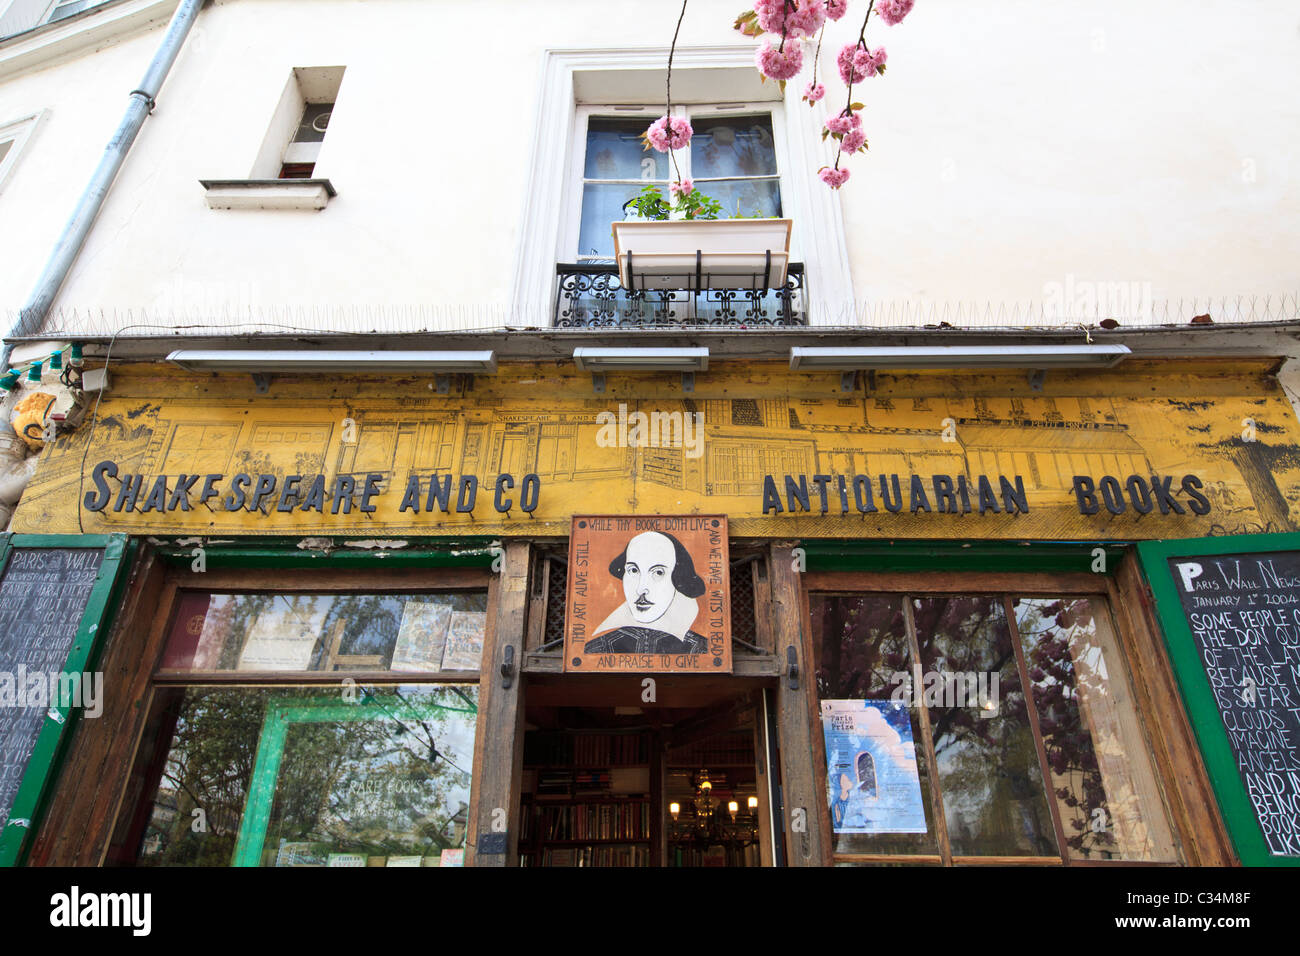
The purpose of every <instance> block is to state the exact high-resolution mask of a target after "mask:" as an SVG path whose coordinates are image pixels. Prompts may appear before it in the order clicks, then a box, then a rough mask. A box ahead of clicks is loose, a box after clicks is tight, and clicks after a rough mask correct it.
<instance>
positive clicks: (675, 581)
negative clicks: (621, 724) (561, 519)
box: [564, 515, 731, 674]
mask: <svg viewBox="0 0 1300 956" xmlns="http://www.w3.org/2000/svg"><path fill="white" fill-rule="evenodd" d="M730 587H731V582H730V576H729V574H728V566H727V519H726V517H725V516H724V515H681V516H675V515H649V516H641V515H637V516H621V515H596V516H578V517H575V518H574V519H573V531H572V535H571V537H570V539H569V589H568V606H567V613H566V618H565V628H564V633H565V654H564V669H565V670H566V671H569V672H571V673H595V672H602V673H636V672H672V673H701V674H706V673H707V674H726V673H730V672H731V601H730V593H731V592H730Z"/></svg>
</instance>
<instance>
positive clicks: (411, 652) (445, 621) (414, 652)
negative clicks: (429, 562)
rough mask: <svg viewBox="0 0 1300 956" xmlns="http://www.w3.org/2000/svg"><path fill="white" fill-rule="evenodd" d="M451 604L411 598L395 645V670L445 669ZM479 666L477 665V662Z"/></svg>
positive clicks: (407, 603) (403, 612) (403, 610)
mask: <svg viewBox="0 0 1300 956" xmlns="http://www.w3.org/2000/svg"><path fill="white" fill-rule="evenodd" d="M451 613H452V611H451V605H449V604H429V603H426V602H424V601H407V602H406V603H405V604H404V605H403V606H402V624H401V627H400V628H399V629H398V631H397V643H396V645H395V646H394V647H393V667H392V669H393V670H395V671H436V670H441V669H442V652H443V645H444V644H445V643H446V641H447V626H448V625H449V624H450V623H451ZM475 666H477V665H475Z"/></svg>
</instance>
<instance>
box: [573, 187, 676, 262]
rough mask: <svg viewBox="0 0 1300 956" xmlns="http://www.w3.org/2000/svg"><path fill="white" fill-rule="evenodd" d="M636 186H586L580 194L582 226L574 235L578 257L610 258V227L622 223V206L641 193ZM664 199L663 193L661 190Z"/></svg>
mask: <svg viewBox="0 0 1300 956" xmlns="http://www.w3.org/2000/svg"><path fill="white" fill-rule="evenodd" d="M641 189H642V187H641V186H638V185H614V184H608V183H588V184H587V185H586V186H584V187H583V190H582V226H581V227H580V229H579V231H578V255H579V256H583V257H591V256H597V257H601V258H605V259H613V257H614V234H613V232H612V231H611V230H610V225H611V223H615V222H622V221H623V219H624V217H625V215H626V214H625V213H624V212H623V204H624V203H626V202H627V201H628V200H629V199H635V198H636V197H637V196H638V195H640V193H641ZM660 192H661V193H663V194H665V198H666V195H667V192H668V190H667V189H661V190H660Z"/></svg>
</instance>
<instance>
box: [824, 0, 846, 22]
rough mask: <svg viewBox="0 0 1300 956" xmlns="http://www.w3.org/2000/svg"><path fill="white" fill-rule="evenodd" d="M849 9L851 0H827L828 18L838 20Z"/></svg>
mask: <svg viewBox="0 0 1300 956" xmlns="http://www.w3.org/2000/svg"><path fill="white" fill-rule="evenodd" d="M848 9H849V0H826V16H827V17H829V18H830V19H832V20H838V19H839V18H840V17H842V16H844V14H845V12H846V11H847V10H848Z"/></svg>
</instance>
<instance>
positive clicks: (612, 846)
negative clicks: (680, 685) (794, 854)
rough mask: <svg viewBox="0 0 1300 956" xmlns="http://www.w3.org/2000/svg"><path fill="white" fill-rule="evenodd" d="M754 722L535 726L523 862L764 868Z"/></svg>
mask: <svg viewBox="0 0 1300 956" xmlns="http://www.w3.org/2000/svg"><path fill="white" fill-rule="evenodd" d="M757 795H758V790H757V785H756V774H755V768H754V749H753V736H752V730H751V729H739V730H735V731H733V732H730V733H726V732H724V733H715V734H711V735H709V736H708V737H705V738H703V739H699V740H696V741H693V742H690V743H687V744H679V745H676V746H674V745H673V744H672V743H671V734H670V733H664V732H648V731H644V730H642V731H638V732H627V731H625V732H621V733H620V732H613V733H610V732H595V731H583V730H577V731H530V732H528V733H527V734H526V735H525V738H524V784H523V794H522V802H521V813H520V833H519V864H520V865H521V866H682V867H696V866H704V867H709V866H759V865H760V864H761V853H760V850H759V812H758V806H757V804H758V796H757Z"/></svg>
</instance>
